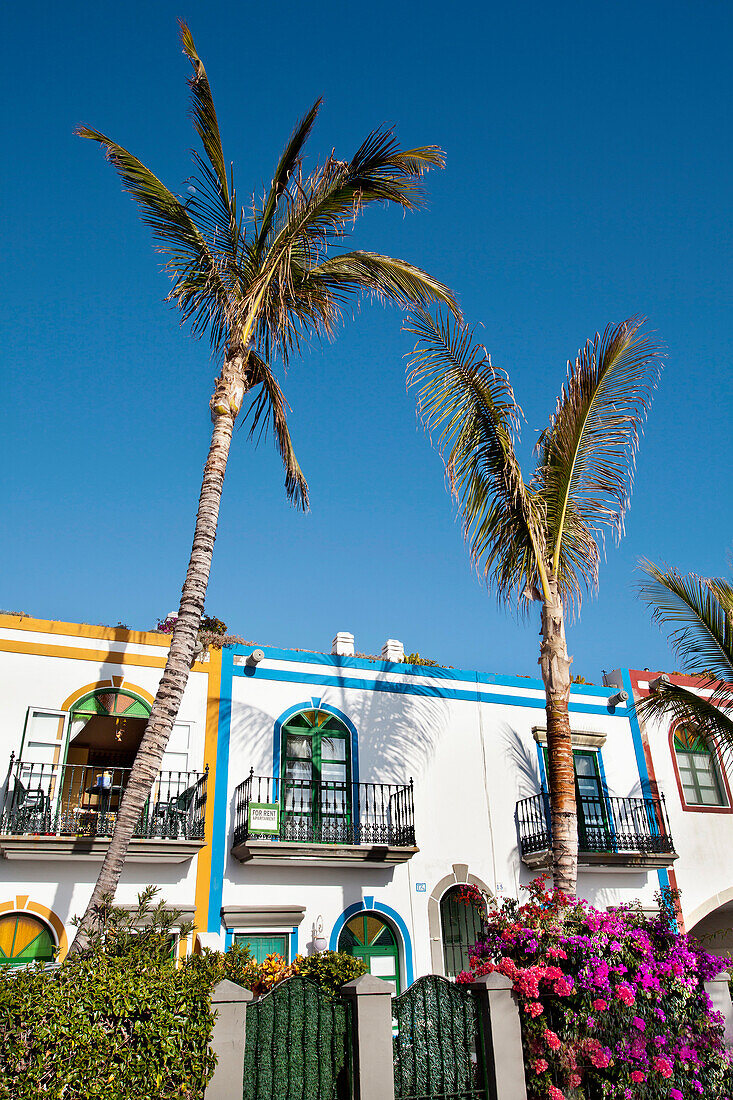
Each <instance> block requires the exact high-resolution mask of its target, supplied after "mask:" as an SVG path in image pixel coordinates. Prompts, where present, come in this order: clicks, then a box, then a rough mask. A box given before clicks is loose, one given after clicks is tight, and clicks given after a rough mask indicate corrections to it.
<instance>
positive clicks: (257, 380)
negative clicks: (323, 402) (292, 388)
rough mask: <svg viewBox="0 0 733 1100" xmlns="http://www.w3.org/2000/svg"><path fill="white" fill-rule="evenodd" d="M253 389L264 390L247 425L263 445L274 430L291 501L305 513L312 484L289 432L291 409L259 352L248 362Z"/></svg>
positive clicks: (253, 353) (248, 417) (251, 353)
mask: <svg viewBox="0 0 733 1100" xmlns="http://www.w3.org/2000/svg"><path fill="white" fill-rule="evenodd" d="M247 366H248V370H249V374H250V378H251V379H252V387H253V388H256V387H257V386H259V387H260V389H259V393H257V394H256V395H255V397H254V399H253V401H252V403H251V405H250V407H249V409H248V410H247V413H246V414H245V416H244V419H243V423H247V422H249V426H250V427H249V435H250V438H255V439H256V442H259V441H260V440H261V439H262V438H264V437H265V436H266V435H267V432H268V429H269V428H270V427H272V430H273V434H274V436H275V444H276V446H277V449H278V452H279V454H280V457H281V458H282V461H283V466H284V467H285V492H286V493H287V497H288V500H290V501H291V502H292V503H293V504H295V506H296V507H298V508H301V509H302V510H303V511H304V512H307V511H308V483H307V482H306V480H305V477H304V476H303V471H302V470H301V468H300V463H299V462H298V459H297V458H296V456H295V449H294V447H293V441H292V439H291V438H290V431H289V429H288V412H289V411H290V406H289V405H288V403H287V401H286V400H285V395H284V394H283V392H282V390H281V389H280V386H279V385H278V382H277V379H276V378H275V375H274V374H273V373H272V371H271V370H270V367H269V366H268V364H267V363H265V361H264V360H263V359H261V358H260V356H259V355H257V354H256V353H255V352H253V351H250V353H249V356H248V362H247Z"/></svg>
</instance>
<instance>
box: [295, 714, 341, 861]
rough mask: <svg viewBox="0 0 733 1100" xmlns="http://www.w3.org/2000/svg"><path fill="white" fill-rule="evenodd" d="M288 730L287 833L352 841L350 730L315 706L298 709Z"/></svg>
mask: <svg viewBox="0 0 733 1100" xmlns="http://www.w3.org/2000/svg"><path fill="white" fill-rule="evenodd" d="M282 736H283V742H282V761H283V765H282V767H283V771H282V781H283V813H282V828H281V834H282V836H283V839H285V840H300V841H315V842H317V843H324V844H334V843H336V844H337V843H348V842H349V840H350V839H351V836H352V832H353V830H352V828H351V759H350V755H351V754H350V751H349V742H350V736H349V731H348V730H347V729H346V727H345V725H344V724H343V722H340V721H339V720H338V718H336V717H335V716H334V715H332V714H329V713H328V712H327V711H324V710H309V711H302V712H301V713H300V714H296V715H294V716H293V717H292V718H291V719H290V720H289V721H288V722H287V723H286V724H285V725H284V726H283V735H282Z"/></svg>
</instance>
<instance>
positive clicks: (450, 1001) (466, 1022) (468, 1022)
mask: <svg viewBox="0 0 733 1100" xmlns="http://www.w3.org/2000/svg"><path fill="white" fill-rule="evenodd" d="M393 1006H394V1007H393V1012H394V1016H395V1018H396V1026H397V1031H396V1034H395V1035H394V1038H393V1051H394V1076H395V1098H396V1100H437V1098H441V1097H442V1098H444V1100H448V1098H450V1100H486V1095H487V1092H486V1067H485V1065H484V1057H483V1050H484V1045H483V1043H482V1042H481V1037H480V1035H479V1020H478V1014H477V1012H476V1003H475V1001H474V998H473V994H472V993H471V992H470V990H468V989H465V988H464V987H463V986H460V985H455V984H454V983H453V982H449V981H447V980H446V979H445V978H440V977H438V976H437V975H436V974H428V975H426V976H425V977H423V978H418V979H417V981H416V982H414V984H413V985H411V986H410V988H409V989H407V990H405V992H404V993H402V994H400V996H399V997H396V998H395V1000H394V1001H393Z"/></svg>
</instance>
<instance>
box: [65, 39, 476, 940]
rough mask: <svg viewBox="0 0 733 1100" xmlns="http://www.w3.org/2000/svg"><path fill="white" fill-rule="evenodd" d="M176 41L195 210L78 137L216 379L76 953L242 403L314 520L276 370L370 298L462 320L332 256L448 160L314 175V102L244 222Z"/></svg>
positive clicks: (381, 159)
mask: <svg viewBox="0 0 733 1100" xmlns="http://www.w3.org/2000/svg"><path fill="white" fill-rule="evenodd" d="M181 40H182V43H183V51H184V53H185V54H186V56H187V57H188V59H189V61H190V62H191V66H192V68H193V74H192V76H191V77H190V80H189V84H190V89H191V95H192V106H193V122H194V126H195V129H196V132H197V134H198V136H199V138H200V140H201V144H202V146H203V154H199V153H194V160H195V163H196V174H195V176H194V179H193V184H194V186H193V187H190V188H189V191H190V192H192V194H191V197H189V198H187V199H186V201H185V202H183V201H181V199H180V198H179V197H177V196H176V195H175V194H173V192H171V191H169V190H168V188H167V187H166V186H165V185H164V184H163V183H161V182H160V180H159V179H158V178H157V177H156V176H155V175H154V174H153V173H152V172H151V171H150V169H149V168H146V166H145V165H144V164H143V163H142V162H141V161H139V160H138V159H137V158H136V157H134V156H133V155H132V154H131V153H129V152H128V151H127V150H126V149H124V148H123V147H122V146H121V145H117V144H116V143H115V142H114V141H112V140H111V138H108V137H106V136H105V135H104V134H101V133H99V131H98V130H90V129H87V128H86V127H82V128H80V129H79V130H78V133H79V134H80V135H81V136H82V137H86V138H91V139H92V140H94V141H97V142H99V143H100V144H101V145H102V146H103V148H104V149H105V151H106V154H107V158H108V159H109V160H110V162H111V163H112V164H113V166H114V167H115V168H116V169H117V172H118V173H119V175H120V177H121V178H122V181H123V184H124V188H125V190H126V191H127V192H128V193H129V194H130V195H131V196H132V198H133V199H134V200H135V201H136V202H137V203H138V205H139V207H140V208H141V210H142V218H143V221H144V222H145V223H146V224H147V225H149V226H150V228H151V229H152V231H153V236H154V237H155V239H156V241H157V242H158V247H159V250H160V251H161V252H162V253H163V254H164V255H165V256H166V257H167V264H166V269H167V271H168V274H169V275H170V277H171V279H172V282H173V285H172V288H171V291H170V293H169V295H168V299H167V300H168V301H171V302H173V303H174V304H175V305H176V306H177V307H178V309H179V311H180V315H181V318H182V319H183V320H184V321H188V322H190V324H191V328H192V330H193V333H194V334H196V335H199V334H203V333H204V332H207V333H208V335H209V338H210V341H211V346H212V350H213V354H214V356H215V357H217V358H218V359H220V361H221V370H220V373H219V375H218V377H217V379H216V383H215V385H214V391H213V395H212V397H211V401H210V409H211V416H212V420H213V430H212V433H211V446H210V448H209V454H208V458H207V460H206V465H205V467H204V475H203V481H202V485H201V494H200V497H199V508H198V514H197V517H196V528H195V533H194V539H193V548H192V551H191V557H190V560H189V564H188V570H187V572H186V579H185V582H184V585H183V592H182V595H181V603H180V608H179V612H178V619H177V621H176V624H175V629H174V631H173V634H172V637H171V644H170V651H169V654H168V660H167V662H166V666H165V670H164V672H163V676H162V679H161V681H160V687H159V688H158V692H157V695H156V698H155V702H154V704H153V708H152V711H151V714H150V719H149V721H148V724H147V727H146V730H145V733H144V735H143V739H142V742H141V744H140V748H139V751H138V753H137V756H136V759H135V764H134V767H133V769H132V773H131V775H130V779H129V782H128V785H127V788H126V790H125V793H124V796H123V799H122V802H121V805H120V810H119V815H118V818H117V822H116V825H115V830H114V835H113V837H112V839H111V841H110V846H109V850H108V852H107V855H106V857H105V859H104V862H103V864H102V868H101V871H100V874H99V878H98V879H97V883H96V886H95V888H94V891H93V893H92V896H91V898H90V901H89V905H88V906H87V910H86V912H85V914H84V917H83V919H82V921H81V924H80V927H79V932H78V934H77V939H76V941H75V946H76V947H77V949H78V947H79V945H81V944H83V943H84V942H85V938H86V933H87V929H88V928H89V927H90V924H91V922H92V921H93V919H94V913H95V911H96V908H97V906H98V905H99V903H100V900H101V899H102V897H103V896H105V895H107V894H113V893H114V890H115V888H116V886H117V882H118V880H119V876H120V873H121V870H122V866H123V863H124V860H125V856H126V853H127V848H128V845H129V842H130V838H131V837H132V834H133V832H134V829H135V827H136V823H137V821H138V819H139V817H140V813H141V811H142V809H143V806H144V803H145V800H146V798H147V796H148V793H149V790H150V787H151V785H152V783H153V781H154V778H155V776H156V774H157V772H158V770H159V768H160V764H161V760H162V755H163V751H164V749H165V746H166V744H167V741H168V738H169V736H170V732H171V728H172V725H173V722H174V720H175V718H176V715H177V713H178V709H179V706H180V702H181V698H182V696H183V692H184V689H185V687H186V681H187V679H188V674H189V670H190V668H191V663H192V660H193V655H194V647H195V645H196V640H197V632H198V629H199V624H200V621H201V616H202V612H203V609H204V598H205V595H206V586H207V583H208V579H209V570H210V567H211V556H212V550H213V546H214V539H215V536H216V527H217V519H218V513H219V502H220V499H221V492H222V485H223V481H224V473H225V469H226V464H227V457H228V453H229V446H230V443H231V438H232V429H233V426H234V422H235V420H236V419H237V417H238V416H239V414H240V411H241V410H242V406H243V402H244V399H245V396H247V397H248V398H249V407H248V409H247V410H246V413H245V418H246V419H248V420H249V425H250V435H254V434H256V435H257V437H258V438H259V437H260V436H261V435H262V433H263V431H266V430H267V428H268V427H269V426H271V427H272V429H273V432H274V438H275V443H276V445H277V448H278V450H279V452H280V455H281V457H282V460H283V463H284V466H285V490H286V493H287V496H288V498H289V499H290V500H291V501H292V502H293V503H294V504H295V505H296V506H298V507H301V508H303V509H306V508H307V506H308V487H307V484H306V481H305V478H304V476H303V473H302V471H301V468H300V466H299V464H298V461H297V459H296V456H295V451H294V449H293V444H292V441H291V438H290V434H289V432H288V425H287V412H288V405H287V403H286V401H285V398H284V396H283V393H282V390H281V389H280V386H279V384H278V382H277V379H276V377H275V375H274V373H273V369H272V364H273V362H274V360H275V358H276V357H279V360H280V362H281V364H283V366H287V363H288V360H289V359H290V357H291V355H292V354H293V353H294V352H297V351H298V349H299V347H300V344H301V341H302V340H303V339H304V338H305V337H307V336H308V335H315V336H324V335H325V336H330V335H331V334H332V333H333V332H334V330H335V327H336V324H337V322H338V320H339V318H340V314H341V310H342V307H343V305H344V303H345V302H346V301H347V300H348V299H349V298H350V296H351V295H352V294H354V293H358V292H361V291H367V292H370V293H371V294H372V295H374V296H376V297H377V298H379V299H381V300H383V301H387V302H394V303H397V304H398V305H402V306H405V305H423V306H424V305H426V304H428V303H435V302H442V303H445V304H447V305H448V306H449V308H450V309H451V310H452V311H454V312H456V313H457V307H456V305H455V302H454V300H453V297H452V295H451V292H450V291H449V290H448V289H447V288H446V287H445V286H443V284H442V283H440V282H438V281H437V280H436V279H434V278H432V277H431V276H430V275H428V274H427V273H426V272H425V271H421V270H420V269H419V268H417V267H414V266H413V265H412V264H409V263H406V262H405V261H404V260H399V259H393V258H391V257H389V256H382V255H379V254H377V253H374V252H364V251H357V252H344V251H341V252H336V253H335V254H333V255H330V254H329V253H330V252H331V251H332V249H333V247H334V246H338V245H339V244H340V243H341V241H342V239H343V238H344V237H345V236H346V234H347V232H348V230H349V228H350V227H351V226H352V225H353V223H354V220H355V218H356V215H357V214H359V213H361V212H362V211H363V210H364V208H365V207H366V206H368V205H370V204H372V203H385V204H388V203H396V204H397V205H398V206H401V207H403V208H404V209H408V210H409V209H413V208H416V207H418V206H420V205H421V201H422V198H423V190H422V187H421V177H422V174H423V172H425V171H426V170H427V169H429V168H432V167H435V166H442V165H443V162H444V158H443V154H442V152H441V150H440V149H438V148H437V147H436V146H433V145H430V146H424V147H422V148H418V149H406V150H404V149H401V148H400V146H399V144H398V142H397V141H396V139H395V137H394V135H393V132H392V131H391V130H390V129H385V128H378V129H376V130H374V131H373V132H372V133H370V134H369V136H368V137H367V139H366V141H364V143H363V144H362V145H361V146H360V147H359V149H358V150H357V151H356V153H355V154H354V156H353V157H352V158H351V159H350V160H347V161H343V160H337V159H336V157H335V156H333V155H332V156H330V157H329V158H328V159H327V160H326V161H325V163H324V164H323V165H321V166H320V167H316V168H315V169H314V170H313V171H312V172H311V173H310V174H308V175H305V174H304V171H303V152H304V147H305V144H306V141H307V139H308V136H309V134H310V132H311V130H312V128H313V124H314V122H315V120H316V116H317V114H318V110H319V107H320V100H318V101H317V102H316V103H315V104H314V106H313V107H311V109H310V110H309V111H308V113H307V114H306V115H305V116H304V117H303V118H302V119H301V121H300V122H299V123H298V125H297V126H296V128H295V130H294V131H293V134H292V136H291V138H290V140H289V141H288V143H287V145H286V146H285V148H284V150H283V152H282V155H281V157H280V160H279V161H278V164H277V167H276V168H275V172H274V175H273V179H272V184H271V186H270V188H269V190H268V191H267V192H266V194H265V195H264V197H263V199H262V200H261V201H260V200H258V199H256V198H254V197H253V198H252V201H251V207H250V208H248V209H247V211H245V209H244V208H243V207H241V206H240V205H239V204H238V202H237V193H236V190H235V185H234V173H233V169H232V168H229V169H227V164H226V162H225V159H224V152H223V149H222V142H221V136H220V133H219V125H218V122H217V117H216V111H215V110H214V102H213V98H212V93H211V88H210V85H209V81H208V78H207V76H206V71H205V69H204V66H203V64H202V62H201V60H200V58H199V56H198V54H197V52H196V48H195V46H194V42H193V38H192V36H191V33H190V31H189V29H188V27H186V26H185V24H181Z"/></svg>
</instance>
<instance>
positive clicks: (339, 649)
mask: <svg viewBox="0 0 733 1100" xmlns="http://www.w3.org/2000/svg"><path fill="white" fill-rule="evenodd" d="M331 653H333V654H334V655H335V656H336V657H353V656H354V635H353V634H349V632H348V630H339V632H338V634H337V635H336V637H335V638H334V640H333V641H332V642H331Z"/></svg>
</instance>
